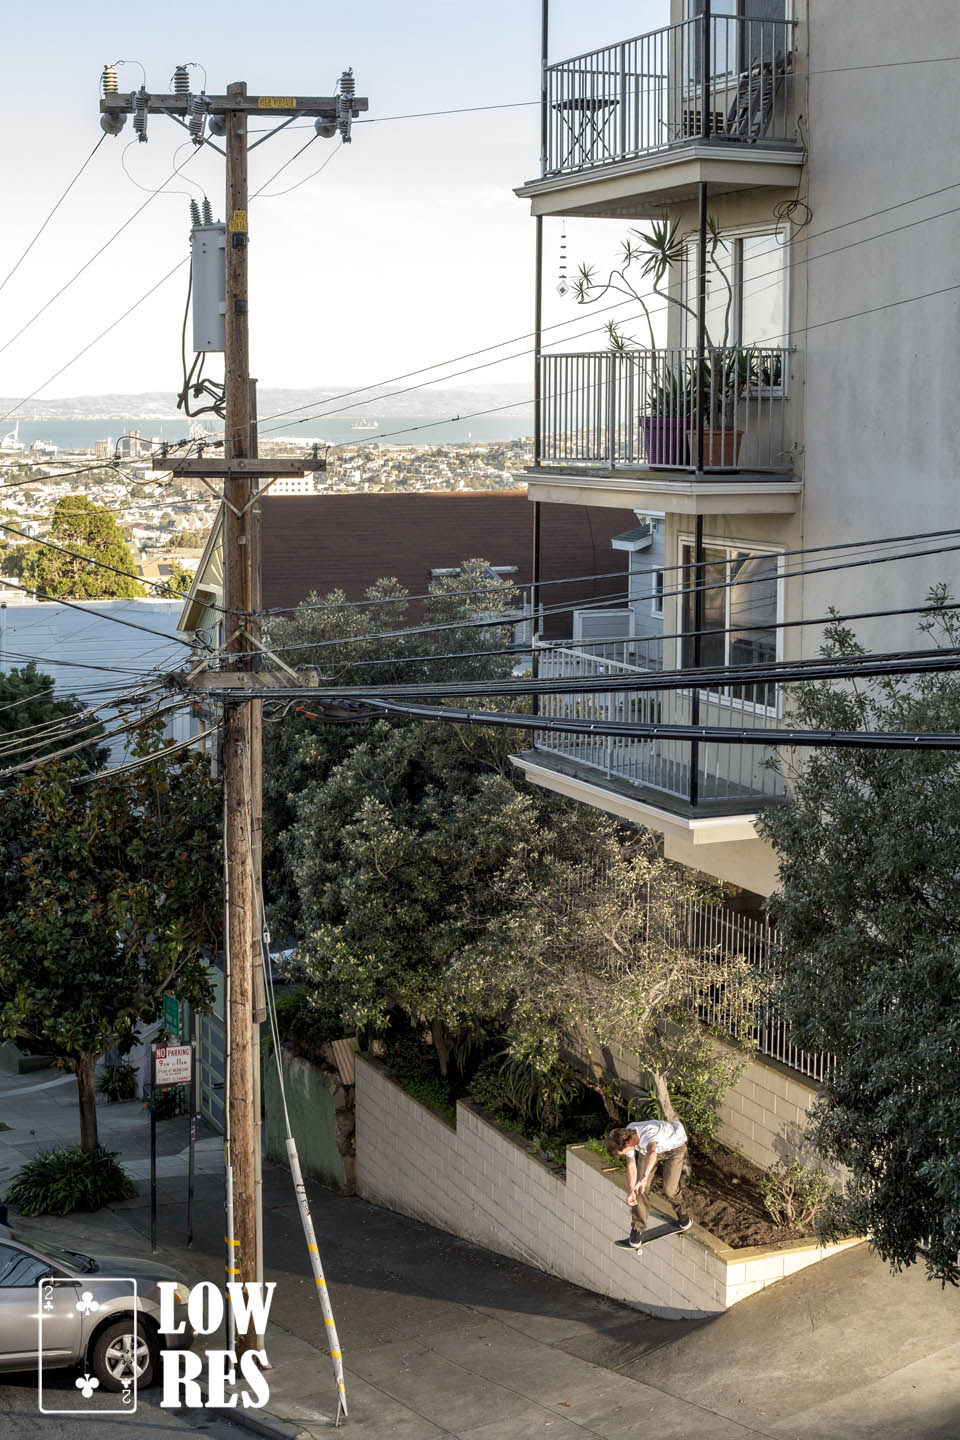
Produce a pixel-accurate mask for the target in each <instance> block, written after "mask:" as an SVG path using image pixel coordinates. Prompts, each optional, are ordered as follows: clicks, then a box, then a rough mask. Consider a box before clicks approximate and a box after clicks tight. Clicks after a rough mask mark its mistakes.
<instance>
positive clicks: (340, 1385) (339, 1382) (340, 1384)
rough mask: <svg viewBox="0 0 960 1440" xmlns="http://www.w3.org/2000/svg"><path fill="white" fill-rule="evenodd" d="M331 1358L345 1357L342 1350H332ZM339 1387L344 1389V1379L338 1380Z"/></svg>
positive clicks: (339, 1358) (340, 1358)
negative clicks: (341, 1352)
mask: <svg viewBox="0 0 960 1440" xmlns="http://www.w3.org/2000/svg"><path fill="white" fill-rule="evenodd" d="M330 1358H331V1360H342V1359H343V1356H342V1355H341V1354H340V1351H339V1350H331V1351H330ZM337 1389H338V1390H342V1389H343V1381H342V1380H338V1381H337Z"/></svg>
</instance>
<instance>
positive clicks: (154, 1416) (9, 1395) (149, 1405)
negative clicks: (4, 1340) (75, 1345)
mask: <svg viewBox="0 0 960 1440" xmlns="http://www.w3.org/2000/svg"><path fill="white" fill-rule="evenodd" d="M75 1374H76V1372H75V1371H73V1370H70V1371H64V1372H63V1373H62V1375H57V1376H49V1377H45V1379H44V1390H45V1395H46V1402H45V1403H47V1404H49V1405H51V1406H53V1405H56V1404H57V1403H59V1394H60V1392H62V1395H63V1400H62V1403H63V1406H64V1408H65V1409H66V1408H67V1407H69V1406H71V1405H72V1404H73V1403H74V1397H75V1396H76V1390H75V1389H74V1388H73V1387H74V1377H75ZM160 1395H161V1391H160V1388H159V1386H157V1387H154V1388H152V1389H150V1390H149V1391H144V1392H142V1393H141V1395H140V1396H139V1405H138V1409H137V1413H136V1414H135V1415H121V1414H118V1415H104V1414H100V1415H90V1416H86V1415H41V1414H40V1411H39V1408H38V1405H37V1381H36V1376H35V1375H34V1374H33V1373H26V1374H12V1373H8V1374H5V1375H0V1440H195V1437H196V1436H198V1435H204V1436H208V1437H209V1440H249V1437H250V1431H249V1430H242V1429H240V1428H239V1427H238V1426H236V1425H232V1424H231V1423H230V1421H229V1420H225V1419H222V1418H221V1417H220V1416H218V1415H208V1414H207V1413H206V1412H204V1411H202V1410H193V1411H179V1410H161V1408H160Z"/></svg>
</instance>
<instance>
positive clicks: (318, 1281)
mask: <svg viewBox="0 0 960 1440" xmlns="http://www.w3.org/2000/svg"><path fill="white" fill-rule="evenodd" d="M326 1283H327V1282H326V1280H315V1281H314V1284H315V1285H324V1286H325V1285H326Z"/></svg>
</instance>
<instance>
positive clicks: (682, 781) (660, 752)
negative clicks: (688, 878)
mask: <svg viewBox="0 0 960 1440" xmlns="http://www.w3.org/2000/svg"><path fill="white" fill-rule="evenodd" d="M597 643H598V642H590V645H589V646H584V647H579V646H578V647H577V648H573V647H571V648H570V649H563V648H559V647H557V648H553V647H551V648H544V649H541V650H540V651H539V672H538V673H539V677H540V679H541V680H546V679H568V678H581V677H584V676H588V675H597V676H601V675H611V676H613V675H616V676H618V677H619V676H623V675H628V674H636V675H644V674H645V675H652V674H656V672H657V670H658V669H659V668H660V667H659V666H658V665H652V664H651V665H646V664H644V663H643V662H642V660H641V663H640V664H631V663H629V662H627V661H624V660H619V659H612V658H609V657H605V656H601V655H597V654H595V653H591V651H592V650H593V649H594V647H595V646H596V644H597ZM603 643H604V644H606V645H609V644H613V643H615V644H619V645H624V646H630V645H637V644H640V643H641V642H637V641H618V642H603ZM774 698H775V697H774ZM770 699H771V687H770V686H768V685H762V686H759V685H758V686H753V687H751V686H744V687H742V688H738V689H736V690H733V689H727V688H726V687H724V689H723V690H720V691H710V690H701V691H700V692H699V716H698V720H697V723H698V724H700V725H710V726H724V727H726V728H731V729H733V728H737V729H739V728H742V727H746V728H748V729H752V730H756V729H763V730H766V729H776V728H777V727H778V726H779V725H780V724H781V721H780V718H779V716H778V712H777V707H776V706H775V705H771V704H769V703H764V702H767V701H769V700H770ZM692 709H693V691H692V690H638V691H629V690H617V691H611V692H609V693H605V692H602V691H601V692H597V693H591V694H586V695H541V696H540V712H539V713H540V714H541V715H543V716H544V717H545V718H546V717H550V718H554V719H564V720H571V719H577V720H584V721H587V722H591V721H603V722H607V723H609V722H611V721H617V722H621V721H631V722H634V723H646V724H650V725H662V724H670V725H690V724H692V723H693V715H692ZM533 743H534V748H535V749H537V750H543V751H548V752H551V753H553V754H556V755H561V756H563V757H565V758H566V759H568V760H571V761H573V762H575V763H577V764H579V765H584V766H587V767H588V768H589V769H591V770H596V771H597V772H598V774H600V775H603V776H607V777H610V778H614V779H617V780H625V781H628V782H630V783H631V784H633V785H637V786H642V787H644V788H645V789H648V790H655V791H660V792H661V793H663V794H664V795H666V796H671V797H673V798H674V799H676V800H681V801H685V802H687V803H690V801H691V798H692V795H693V793H694V791H693V790H692V789H691V781H692V778H693V774H694V771H693V765H692V763H691V762H692V756H693V755H696V775H697V786H696V789H695V793H696V797H697V803H698V804H704V803H712V802H715V801H724V800H728V801H731V802H734V801H735V802H737V807H738V808H740V807H741V806H742V805H743V804H747V805H753V804H762V803H764V802H765V801H768V800H771V799H775V798H776V797H778V796H782V795H783V794H784V793H785V790H786V787H785V784H784V781H783V777H782V776H781V775H780V774H779V773H778V772H777V771H776V770H773V769H771V768H770V767H769V765H768V764H767V763H766V762H767V760H768V759H769V754H770V752H769V751H768V750H766V749H764V748H761V747H760V746H757V745H734V744H730V745H727V744H724V743H723V742H722V741H717V740H700V741H698V742H697V743H696V745H694V743H693V742H692V741H690V740H670V739H661V738H656V739H651V740H636V739H631V738H626V739H623V740H620V739H618V738H617V737H615V736H608V735H591V734H582V735H568V734H562V733H559V732H555V731H551V730H538V731H536V732H535V735H534V742H533ZM712 808H715V806H712Z"/></svg>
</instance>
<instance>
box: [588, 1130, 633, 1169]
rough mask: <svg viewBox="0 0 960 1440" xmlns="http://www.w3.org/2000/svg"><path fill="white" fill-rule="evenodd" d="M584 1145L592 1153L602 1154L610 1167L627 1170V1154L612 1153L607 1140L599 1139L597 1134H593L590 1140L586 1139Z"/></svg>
mask: <svg viewBox="0 0 960 1440" xmlns="http://www.w3.org/2000/svg"><path fill="white" fill-rule="evenodd" d="M584 1146H585V1148H586V1149H587V1150H589V1151H590V1152H591V1154H593V1155H600V1156H602V1157H603V1159H604V1160H606V1162H607V1166H608V1168H609V1169H616V1170H626V1168H627V1157H626V1156H625V1155H611V1154H610V1152H609V1151H608V1149H607V1146H606V1142H605V1141H603V1140H599V1139H597V1137H596V1136H595V1135H592V1136H591V1137H590V1139H589V1140H586V1141H585V1142H584Z"/></svg>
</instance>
